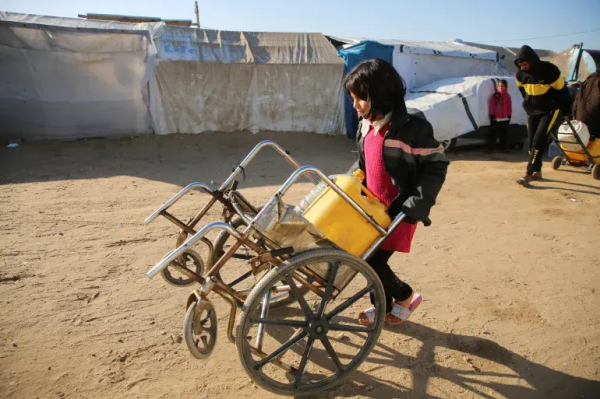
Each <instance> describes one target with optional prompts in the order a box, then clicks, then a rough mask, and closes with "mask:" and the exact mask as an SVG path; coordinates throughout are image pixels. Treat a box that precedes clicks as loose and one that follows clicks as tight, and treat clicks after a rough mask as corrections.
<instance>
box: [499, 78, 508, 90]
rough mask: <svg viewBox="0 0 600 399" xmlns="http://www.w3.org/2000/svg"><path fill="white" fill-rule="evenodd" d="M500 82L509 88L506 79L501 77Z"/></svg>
mask: <svg viewBox="0 0 600 399" xmlns="http://www.w3.org/2000/svg"><path fill="white" fill-rule="evenodd" d="M498 83H502V84H503V85H504V87H506V88H507V89H508V82H507V81H506V79H500V81H499V82H498Z"/></svg>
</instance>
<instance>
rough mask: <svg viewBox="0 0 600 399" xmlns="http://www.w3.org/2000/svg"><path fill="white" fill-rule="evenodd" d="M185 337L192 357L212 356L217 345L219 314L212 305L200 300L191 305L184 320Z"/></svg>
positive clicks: (203, 357) (204, 357)
mask: <svg viewBox="0 0 600 399" xmlns="http://www.w3.org/2000/svg"><path fill="white" fill-rule="evenodd" d="M183 336H184V337H185V343H186V344H187V347H188V349H189V350H190V352H191V353H192V356H194V357H195V358H197V359H206V358H207V357H209V356H210V354H211V353H212V352H213V350H214V349H215V344H216V343H217V313H216V312H215V308H214V307H213V305H212V303H210V302H209V301H208V300H206V299H200V300H198V301H197V302H194V303H192V304H191V305H190V307H189V308H188V310H187V312H186V314H185V319H184V320H183Z"/></svg>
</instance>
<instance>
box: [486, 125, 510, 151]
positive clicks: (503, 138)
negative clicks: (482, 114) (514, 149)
mask: <svg viewBox="0 0 600 399" xmlns="http://www.w3.org/2000/svg"><path fill="white" fill-rule="evenodd" d="M508 123H509V121H502V122H494V123H492V125H491V126H490V130H489V131H488V137H487V138H488V140H487V146H488V148H489V149H490V150H493V149H494V147H496V143H497V142H498V139H500V149H501V150H507V149H508Z"/></svg>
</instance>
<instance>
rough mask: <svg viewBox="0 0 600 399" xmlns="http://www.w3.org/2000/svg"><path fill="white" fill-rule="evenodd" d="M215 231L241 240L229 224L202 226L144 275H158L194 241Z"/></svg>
mask: <svg viewBox="0 0 600 399" xmlns="http://www.w3.org/2000/svg"><path fill="white" fill-rule="evenodd" d="M216 229H219V230H225V231H227V232H228V233H229V234H231V235H232V236H233V237H235V238H236V239H238V240H239V239H240V238H241V235H240V233H238V231H237V230H236V229H234V228H233V227H231V225H230V224H227V223H223V222H214V223H210V224H208V225H206V226H204V227H203V228H202V229H201V230H200V231H198V232H197V233H196V234H194V235H193V236H191V237H190V238H188V239H187V241H186V242H184V243H183V244H181V245H180V246H179V247H177V248H176V249H174V250H173V251H171V252H169V253H168V254H167V255H166V256H165V257H164V258H163V259H162V260H161V261H160V262H158V263H157V264H156V266H154V267H153V268H152V269H150V271H148V273H146V275H147V276H148V277H150V278H152V277H154V276H156V275H157V274H158V273H160V271H161V270H163V269H164V268H165V267H167V266H168V265H169V263H171V261H172V260H173V259H175V258H177V257H178V256H180V255H181V254H182V253H183V252H185V250H186V249H187V248H188V247H190V246H192V245H193V244H194V243H196V241H198V240H200V239H201V238H203V237H204V236H206V235H207V234H208V233H210V232H211V231H213V230H216Z"/></svg>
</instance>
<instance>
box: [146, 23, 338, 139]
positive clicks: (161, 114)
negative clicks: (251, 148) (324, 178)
mask: <svg viewBox="0 0 600 399" xmlns="http://www.w3.org/2000/svg"><path fill="white" fill-rule="evenodd" d="M154 41H155V43H156V47H157V49H158V64H157V67H156V73H155V77H154V79H152V80H151V83H150V113H151V115H152V121H153V127H154V130H155V132H156V133H158V134H167V133H200V132H206V131H222V132H231V131H239V130H249V131H251V132H258V131H262V130H264V131H294V132H315V133H328V134H341V133H342V132H343V131H342V128H343V109H342V76H343V70H344V64H343V61H342V60H341V59H340V58H338V57H337V53H336V50H335V48H334V47H333V46H332V45H331V44H330V43H329V42H328V40H327V39H326V38H325V36H323V35H322V34H320V33H255V32H229V31H217V30H206V29H194V28H182V27H173V26H161V27H160V28H159V29H158V31H157V32H156V33H155V35H154Z"/></svg>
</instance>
